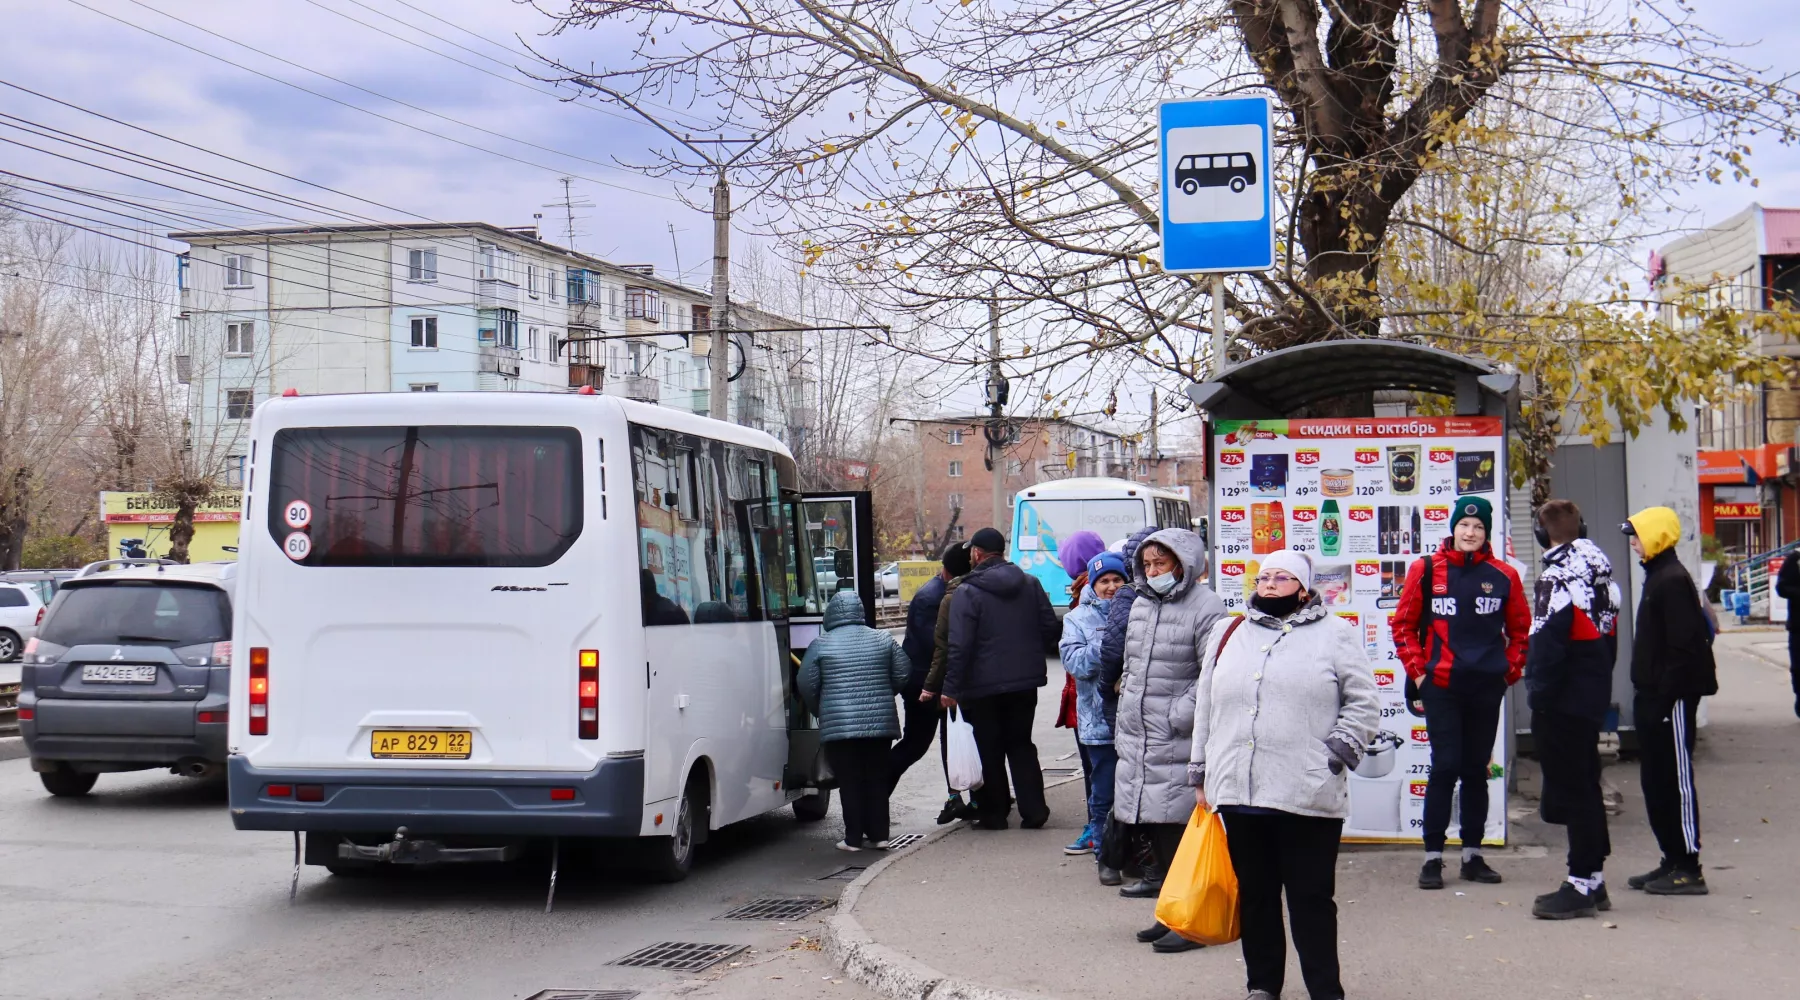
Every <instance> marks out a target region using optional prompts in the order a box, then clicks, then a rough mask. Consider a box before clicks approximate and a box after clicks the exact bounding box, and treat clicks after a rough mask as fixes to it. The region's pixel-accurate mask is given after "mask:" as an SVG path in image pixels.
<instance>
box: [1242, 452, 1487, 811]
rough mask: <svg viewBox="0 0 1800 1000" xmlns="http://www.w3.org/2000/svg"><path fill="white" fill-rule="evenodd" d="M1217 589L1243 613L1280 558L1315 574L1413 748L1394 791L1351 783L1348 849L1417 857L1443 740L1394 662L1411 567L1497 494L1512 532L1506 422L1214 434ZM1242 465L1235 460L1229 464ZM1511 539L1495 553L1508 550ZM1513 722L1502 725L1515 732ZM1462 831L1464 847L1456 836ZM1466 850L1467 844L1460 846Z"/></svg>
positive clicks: (1386, 718) (1383, 704)
mask: <svg viewBox="0 0 1800 1000" xmlns="http://www.w3.org/2000/svg"><path fill="white" fill-rule="evenodd" d="M1214 430H1215V433H1216V435H1217V436H1216V438H1215V440H1214V442H1213V445H1214V454H1216V455H1218V456H1219V458H1218V461H1217V462H1216V463H1215V466H1214V469H1213V483H1212V489H1213V504H1212V508H1213V510H1214V511H1215V512H1216V516H1215V518H1214V524H1215V525H1216V529H1215V531H1214V532H1213V535H1214V537H1213V538H1212V539H1211V540H1210V542H1211V545H1212V547H1213V560H1214V562H1213V565H1214V566H1215V567H1216V568H1217V570H1216V572H1215V574H1214V585H1215V587H1216V589H1217V591H1218V594H1219V597H1220V598H1221V599H1222V600H1223V601H1224V602H1225V605H1226V607H1227V609H1228V610H1230V611H1232V612H1233V613H1242V612H1243V610H1244V609H1245V607H1247V606H1248V603H1249V598H1250V597H1251V595H1252V594H1253V593H1254V591H1255V579H1256V574H1257V573H1258V571H1259V570H1260V569H1261V564H1262V562H1263V561H1264V560H1265V559H1266V558H1267V557H1268V556H1269V555H1270V554H1271V553H1274V552H1278V551H1281V550H1282V549H1294V550H1296V551H1300V552H1305V553H1306V554H1307V555H1308V556H1309V557H1310V558H1311V559H1312V560H1313V589H1314V590H1315V592H1317V593H1318V595H1319V597H1320V599H1321V601H1322V602H1323V603H1324V604H1325V605H1326V607H1327V608H1328V609H1330V610H1331V611H1332V613H1334V614H1335V615H1337V616H1338V617H1340V618H1342V619H1343V620H1345V621H1347V622H1350V623H1351V624H1352V625H1354V626H1355V627H1356V628H1357V630H1358V635H1359V636H1360V637H1361V638H1362V640H1363V642H1362V646H1363V648H1366V649H1367V651H1368V656H1369V663H1370V669H1371V671H1372V672H1373V675H1374V678H1375V687H1376V697H1377V700H1378V702H1379V704H1380V711H1381V721H1380V727H1381V728H1382V729H1383V730H1384V731H1386V732H1389V733H1391V734H1393V735H1394V736H1396V737H1398V738H1399V740H1400V743H1401V746H1400V749H1399V750H1398V751H1396V760H1395V765H1394V769H1393V771H1392V772H1391V773H1390V774H1389V775H1388V776H1387V777H1385V778H1378V779H1367V778H1363V777H1360V776H1356V775H1352V776H1351V777H1350V778H1349V779H1348V780H1349V788H1350V818H1349V820H1348V821H1347V822H1346V823H1345V826H1344V834H1343V835H1344V838H1345V839H1346V840H1348V841H1364V842H1387V843H1417V842H1418V841H1419V840H1420V839H1421V830H1422V828H1423V824H1424V794H1425V784H1426V781H1427V779H1428V778H1429V776H1430V772H1431V734H1430V731H1429V727H1428V725H1427V724H1426V720H1425V719H1424V717H1423V716H1422V715H1421V714H1419V713H1418V712H1417V710H1416V705H1417V702H1409V701H1408V699H1407V690H1408V686H1409V685H1408V683H1407V680H1406V672H1405V670H1404V668H1403V667H1402V666H1401V664H1400V661H1399V657H1398V655H1397V654H1396V653H1395V651H1394V643H1393V629H1392V619H1393V613H1394V608H1395V606H1396V605H1398V604H1399V601H1400V592H1401V590H1402V589H1403V587H1404V584H1405V580H1406V575H1407V571H1408V569H1409V568H1410V567H1411V565H1412V564H1413V563H1414V562H1416V561H1417V560H1418V559H1419V558H1420V557H1421V556H1423V555H1425V554H1426V553H1430V552H1434V551H1436V550H1437V548H1438V547H1439V545H1440V544H1441V543H1442V542H1443V541H1444V539H1445V538H1446V537H1447V536H1448V535H1449V533H1450V523H1449V518H1450V511H1451V504H1452V503H1453V501H1454V500H1455V498H1456V497H1457V496H1458V495H1461V494H1464V493H1471V492H1477V491H1478V490H1477V488H1481V487H1484V488H1485V491H1486V492H1487V493H1488V495H1489V496H1490V497H1491V499H1492V500H1493V502H1494V504H1495V506H1496V507H1497V508H1501V509H1497V510H1496V511H1495V519H1494V522H1495V524H1496V525H1497V526H1498V525H1504V524H1507V523H1508V522H1507V520H1506V515H1505V512H1504V509H1503V508H1504V506H1505V503H1506V491H1505V489H1504V488H1503V484H1504V483H1505V482H1506V469H1505V456H1506V448H1505V439H1504V437H1503V428H1502V423H1501V421H1500V419H1499V418H1497V417H1406V418H1330V419H1317V420H1285V421H1284V420H1257V421H1231V420H1222V421H1219V422H1217V423H1216V424H1215V426H1214ZM1227 453H1230V458H1229V459H1227V457H1226V454H1227ZM1503 541H1504V540H1503V539H1499V538H1497V539H1496V540H1495V546H1496V548H1500V547H1501V546H1502V545H1503ZM1508 717H1509V715H1508V714H1507V713H1503V715H1502V718H1503V720H1504V719H1506V718H1508ZM1509 736H1510V734H1509V733H1508V731H1507V726H1506V725H1505V723H1504V721H1503V722H1502V725H1501V727H1500V732H1499V734H1498V739H1497V740H1496V744H1495V751H1494V763H1493V765H1492V767H1491V768H1490V771H1489V773H1490V780H1489V788H1488V791H1489V802H1490V810H1489V816H1488V824H1487V826H1488V829H1487V837H1486V842H1487V843H1489V844H1501V843H1504V842H1505V838H1506V793H1505V769H1504V767H1503V764H1504V762H1505V761H1506V760H1507V759H1508V758H1507V753H1508V749H1507V748H1508V742H1509ZM1457 829H1458V828H1457V827H1456V826H1455V825H1454V824H1452V827H1451V834H1452V836H1453V837H1454V835H1455V834H1456V832H1457ZM1453 843H1454V841H1453Z"/></svg>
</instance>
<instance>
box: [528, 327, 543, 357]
mask: <svg viewBox="0 0 1800 1000" xmlns="http://www.w3.org/2000/svg"><path fill="white" fill-rule="evenodd" d="M541 344H542V334H540V333H539V331H538V328H537V327H535V326H532V327H526V328H525V356H526V357H527V358H530V359H531V360H532V361H536V360H538V358H539V355H538V351H540V350H541V349H542V347H541Z"/></svg>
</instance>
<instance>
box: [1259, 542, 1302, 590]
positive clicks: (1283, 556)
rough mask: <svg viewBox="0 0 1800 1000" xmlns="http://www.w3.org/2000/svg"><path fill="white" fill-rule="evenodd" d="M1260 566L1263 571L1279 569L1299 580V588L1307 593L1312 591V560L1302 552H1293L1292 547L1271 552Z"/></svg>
mask: <svg viewBox="0 0 1800 1000" xmlns="http://www.w3.org/2000/svg"><path fill="white" fill-rule="evenodd" d="M1262 568H1263V572H1268V571H1269V570H1272V569H1278V570H1281V571H1282V572H1284V573H1286V574H1288V575H1289V576H1291V577H1293V578H1294V579H1296V580H1299V581H1300V589H1301V590H1304V591H1306V592H1308V593H1311V592H1312V560H1311V559H1308V558H1306V553H1304V552H1295V551H1294V550H1293V549H1282V550H1281V551H1280V552H1275V553H1271V554H1270V555H1269V557H1268V558H1266V559H1264V560H1263V561H1262Z"/></svg>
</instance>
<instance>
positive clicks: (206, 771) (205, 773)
mask: <svg viewBox="0 0 1800 1000" xmlns="http://www.w3.org/2000/svg"><path fill="white" fill-rule="evenodd" d="M223 770H224V769H223V768H221V767H220V766H219V765H217V764H214V763H212V762H211V761H208V760H202V759H201V758H199V757H189V758H187V759H186V760H183V761H180V762H178V763H177V764H176V765H175V766H174V767H172V768H170V769H169V771H170V772H171V773H173V774H179V775H181V776H182V777H184V778H211V777H215V776H217V775H219V774H221V773H223Z"/></svg>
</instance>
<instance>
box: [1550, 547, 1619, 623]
mask: <svg viewBox="0 0 1800 1000" xmlns="http://www.w3.org/2000/svg"><path fill="white" fill-rule="evenodd" d="M1622 600H1623V599H1622V598H1621V597H1620V595H1619V585H1618V584H1616V583H1614V582H1613V578H1612V562H1611V561H1610V560H1608V559H1607V558H1606V553H1604V552H1602V551H1600V546H1598V545H1595V544H1594V543H1593V542H1591V541H1589V540H1587V539H1585V538H1577V539H1575V540H1574V541H1572V542H1569V543H1567V544H1566V545H1559V546H1557V547H1556V548H1554V549H1551V550H1550V551H1549V552H1546V553H1544V571H1543V572H1542V573H1539V574H1538V578H1537V584H1536V585H1535V586H1534V587H1533V588H1532V600H1531V632H1532V634H1533V635H1536V634H1537V631H1538V629H1541V628H1543V627H1544V623H1545V622H1547V621H1549V620H1550V618H1551V616H1552V615H1555V614H1556V613H1557V612H1558V611H1561V610H1562V609H1564V608H1566V607H1568V606H1569V605H1571V604H1573V605H1575V607H1576V608H1578V609H1579V610H1580V611H1581V612H1582V613H1583V614H1585V615H1587V616H1588V618H1589V619H1590V620H1591V621H1593V623H1594V628H1596V629H1598V630H1599V632H1600V634H1601V635H1612V634H1613V630H1614V628H1616V627H1617V625H1618V620H1619V605H1620V603H1622Z"/></svg>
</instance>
